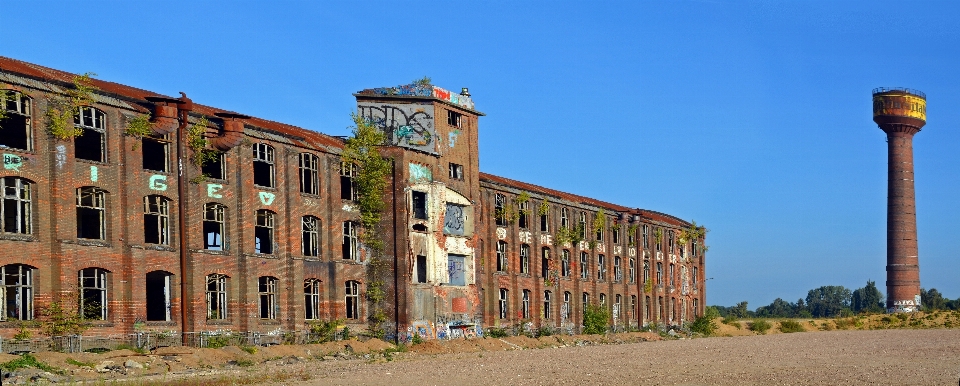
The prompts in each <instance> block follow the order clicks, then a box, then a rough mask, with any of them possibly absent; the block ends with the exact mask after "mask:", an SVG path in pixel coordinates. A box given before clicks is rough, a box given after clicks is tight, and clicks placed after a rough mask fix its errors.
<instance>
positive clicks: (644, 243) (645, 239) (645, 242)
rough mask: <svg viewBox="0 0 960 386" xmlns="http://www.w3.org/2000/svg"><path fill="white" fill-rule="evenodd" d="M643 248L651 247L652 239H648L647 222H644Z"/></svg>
mask: <svg viewBox="0 0 960 386" xmlns="http://www.w3.org/2000/svg"><path fill="white" fill-rule="evenodd" d="M643 248H644V249H646V248H650V241H649V240H648V239H647V224H643Z"/></svg>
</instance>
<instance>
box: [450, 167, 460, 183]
mask: <svg viewBox="0 0 960 386" xmlns="http://www.w3.org/2000/svg"><path fill="white" fill-rule="evenodd" d="M450 179H452V180H463V165H460V164H455V163H451V164H450Z"/></svg>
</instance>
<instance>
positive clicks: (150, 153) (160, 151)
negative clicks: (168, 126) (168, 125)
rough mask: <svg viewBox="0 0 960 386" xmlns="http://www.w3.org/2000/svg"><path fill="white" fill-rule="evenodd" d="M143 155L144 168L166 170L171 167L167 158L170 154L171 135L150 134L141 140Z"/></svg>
mask: <svg viewBox="0 0 960 386" xmlns="http://www.w3.org/2000/svg"><path fill="white" fill-rule="evenodd" d="M140 142H141V144H140V149H141V153H142V155H143V168H144V169H145V170H154V171H158V172H166V171H168V168H169V163H168V162H167V159H169V156H170V137H169V136H167V135H149V136H146V137H143V139H142V140H141V141H140Z"/></svg>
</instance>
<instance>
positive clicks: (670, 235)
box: [667, 231, 673, 253]
mask: <svg viewBox="0 0 960 386" xmlns="http://www.w3.org/2000/svg"><path fill="white" fill-rule="evenodd" d="M667 252H670V253H673V231H668V232H667Z"/></svg>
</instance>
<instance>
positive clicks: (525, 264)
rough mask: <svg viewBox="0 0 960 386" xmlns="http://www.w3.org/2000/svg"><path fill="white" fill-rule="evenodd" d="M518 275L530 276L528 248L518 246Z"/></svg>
mask: <svg viewBox="0 0 960 386" xmlns="http://www.w3.org/2000/svg"><path fill="white" fill-rule="evenodd" d="M520 273H525V274H528V275H529V274H530V246H529V245H527V244H523V245H521V246H520Z"/></svg>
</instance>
